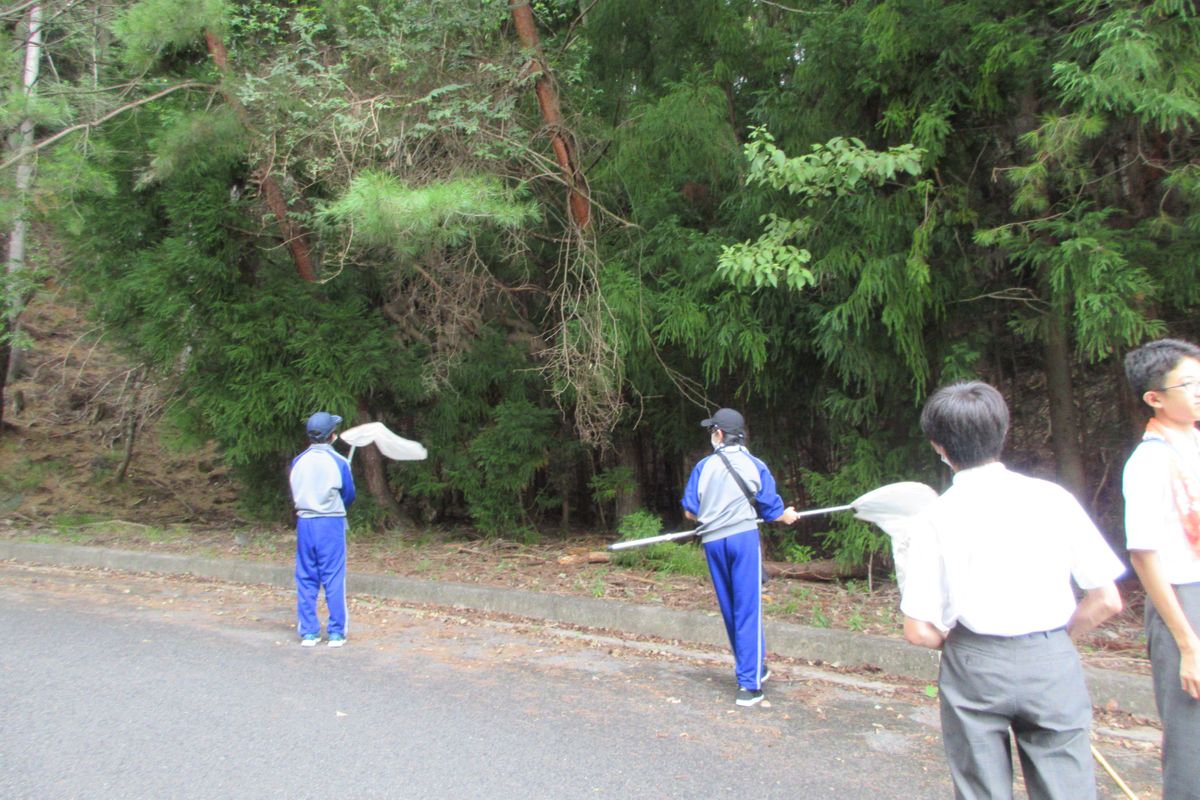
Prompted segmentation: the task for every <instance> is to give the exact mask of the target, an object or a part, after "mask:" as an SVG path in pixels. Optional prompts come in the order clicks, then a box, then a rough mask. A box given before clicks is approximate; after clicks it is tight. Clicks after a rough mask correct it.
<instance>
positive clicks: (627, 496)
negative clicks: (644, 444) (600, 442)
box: [614, 432, 645, 525]
mask: <svg viewBox="0 0 1200 800" xmlns="http://www.w3.org/2000/svg"><path fill="white" fill-rule="evenodd" d="M615 449H616V453H617V463H618V464H620V465H621V466H622V467H628V468H629V470H630V472H631V474H632V475H633V485H632V486H630V488H629V489H628V490H620V491H618V492H617V503H616V506H617V508H616V517H617V518H616V519H615V520H614V522H615V524H617V525H620V524H621V520H623V519H625V517H626V516H628V515H629V514H632V513H633V512H634V511H637V510H638V509H639V508H641V507H642V506H643V505H645V501H644V498H643V496H642V463H641V458H639V451H640V448H639V447H638V443H637V440H636V439H635V438H634V434H633V433H632V432H631V433H629V434H627V435H625V436H622V437H620V439H619V440H618V441H617V443H616V448H615Z"/></svg>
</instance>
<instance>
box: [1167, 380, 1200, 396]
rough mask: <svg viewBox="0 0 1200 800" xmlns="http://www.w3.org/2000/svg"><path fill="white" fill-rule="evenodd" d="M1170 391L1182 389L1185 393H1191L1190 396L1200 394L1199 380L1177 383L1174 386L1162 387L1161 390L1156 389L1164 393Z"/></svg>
mask: <svg viewBox="0 0 1200 800" xmlns="http://www.w3.org/2000/svg"><path fill="white" fill-rule="evenodd" d="M1171 389H1183V390H1184V391H1185V392H1191V393H1192V394H1200V379H1197V380H1191V381H1184V382H1183V383H1177V384H1175V385H1174V386H1164V387H1162V388H1161V389H1157V390H1156V391H1159V392H1166V391H1169V390H1171Z"/></svg>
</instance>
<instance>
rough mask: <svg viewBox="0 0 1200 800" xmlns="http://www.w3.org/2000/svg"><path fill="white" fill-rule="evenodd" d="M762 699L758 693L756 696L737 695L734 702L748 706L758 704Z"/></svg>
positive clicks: (744, 706)
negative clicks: (744, 696) (743, 696)
mask: <svg viewBox="0 0 1200 800" xmlns="http://www.w3.org/2000/svg"><path fill="white" fill-rule="evenodd" d="M762 701H763V696H762V695H761V694H760V695H758V696H757V697H748V698H742V697H739V698H738V699H737V700H735V701H734V702H735V703H737V704H738V705H739V706H742V707H743V708H749V707H750V706H756V705H758V704H759V703H761V702H762Z"/></svg>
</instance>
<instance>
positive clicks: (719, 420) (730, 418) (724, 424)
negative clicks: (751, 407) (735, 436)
mask: <svg viewBox="0 0 1200 800" xmlns="http://www.w3.org/2000/svg"><path fill="white" fill-rule="evenodd" d="M700 427H702V428H717V429H719V430H723V431H725V432H726V433H745V431H746V420H745V419H743V418H742V415H741V414H739V413H738V412H736V411H734V410H733V409H732V408H722V409H719V410H718V411H717V413H715V414H713V415H712V416H711V417H709V418H708V419H706V420H702V421H701V422H700Z"/></svg>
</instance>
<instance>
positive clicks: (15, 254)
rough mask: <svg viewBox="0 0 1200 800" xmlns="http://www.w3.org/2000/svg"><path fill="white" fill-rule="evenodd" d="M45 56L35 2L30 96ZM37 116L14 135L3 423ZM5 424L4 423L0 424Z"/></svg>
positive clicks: (29, 35)
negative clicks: (14, 155)
mask: <svg viewBox="0 0 1200 800" xmlns="http://www.w3.org/2000/svg"><path fill="white" fill-rule="evenodd" d="M41 60H42V6H41V4H39V3H35V4H34V5H31V6H30V7H29V21H28V23H27V25H26V30H25V66H24V70H23V71H22V74H21V91H22V92H23V93H24V94H25V97H26V98H29V97H32V96H33V92H34V87H35V85H36V84H37V79H38V71H39V69H40V67H41ZM33 128H34V124H33V120H32V119H31V118H29V117H26V118H25V119H23V120H21V125H20V126H19V127H18V129H17V131H16V133H15V134H14V136H13V137H12V140H11V145H12V149H13V150H14V151H16V152H17V153H18V154H20V156H19V160H18V161H17V175H16V181H15V185H14V188H15V190H16V211H15V213H14V215H13V222H12V230H11V231H10V232H9V236H8V253H7V258H6V259H5V265H4V273H5V282H6V284H7V286H8V292H7V294H8V296H9V298H10V301H9V302H10V305H9V306H8V307H7V308H5V309H4V316H5V319H4V325H3V329H2V331H0V336H2V337H3V339H2V341H0V346H2V347H3V348H4V356H3V361H4V363H3V365H2V366H3V371H2V372H0V423H3V419H4V416H3V415H4V387H6V386H8V385H9V384H10V383H12V381H13V380H14V379H15V378H16V377H17V376H18V375H19V374H20V372H21V364H22V361H23V359H22V354H21V348H19V347H17V346H16V345H15V342H14V337H16V336H17V334H18V333H19V332H20V329H21V328H20V326H21V311H22V309H23V308H24V306H25V303H27V302H28V300H29V292H27V291H26V290H25V289H24V288H22V287H21V285H20V283H21V280H22V279H23V278H24V275H23V274H22V273H24V272H25V251H26V247H25V239H26V236H27V235H28V231H29V222H28V220H26V219H25V198H26V196H27V195H28V194H29V189H30V187H31V186H32V185H33V163H34V162H33V156H32V155H31V153H32V151H33ZM0 427H2V424H0Z"/></svg>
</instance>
